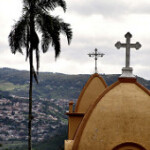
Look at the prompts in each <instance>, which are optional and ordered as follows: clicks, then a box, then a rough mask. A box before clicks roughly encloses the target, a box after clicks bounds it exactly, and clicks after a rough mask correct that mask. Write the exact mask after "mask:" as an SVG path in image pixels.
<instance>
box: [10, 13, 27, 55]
mask: <svg viewBox="0 0 150 150" xmlns="http://www.w3.org/2000/svg"><path fill="white" fill-rule="evenodd" d="M27 24H28V21H27V18H26V16H24V15H23V17H21V18H20V20H19V21H18V22H17V23H16V24H15V25H14V26H13V27H12V30H11V32H10V34H9V36H8V40H9V45H10V48H11V51H12V53H14V54H15V53H16V51H18V52H20V53H22V48H23V47H26V43H27V42H26V38H27V31H26V30H27Z"/></svg>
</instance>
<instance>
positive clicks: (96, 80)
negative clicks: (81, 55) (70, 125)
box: [75, 73, 107, 113]
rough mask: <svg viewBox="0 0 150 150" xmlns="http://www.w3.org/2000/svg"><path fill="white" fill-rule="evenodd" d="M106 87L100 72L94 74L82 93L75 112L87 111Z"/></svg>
mask: <svg viewBox="0 0 150 150" xmlns="http://www.w3.org/2000/svg"><path fill="white" fill-rule="evenodd" d="M106 87H107V85H106V83H105V81H104V79H103V78H102V77H101V76H100V75H99V74H98V73H95V74H93V75H92V76H91V77H90V78H89V80H88V81H87V83H86V84H85V86H84V88H83V89H82V91H81V93H80V96H79V98H78V100H77V103H76V107H75V112H80V113H85V112H86V111H87V109H88V108H89V106H90V105H92V104H93V103H94V102H95V100H96V99H97V98H98V96H99V95H101V93H102V92H103V91H104V90H105V88H106Z"/></svg>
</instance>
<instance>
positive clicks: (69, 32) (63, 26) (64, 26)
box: [60, 21, 73, 44]
mask: <svg viewBox="0 0 150 150" xmlns="http://www.w3.org/2000/svg"><path fill="white" fill-rule="evenodd" d="M60 28H61V33H64V34H65V35H66V36H67V40H68V44H70V43H71V40H72V36H73V35H72V29H71V27H70V24H68V23H65V22H63V21H61V22H60Z"/></svg>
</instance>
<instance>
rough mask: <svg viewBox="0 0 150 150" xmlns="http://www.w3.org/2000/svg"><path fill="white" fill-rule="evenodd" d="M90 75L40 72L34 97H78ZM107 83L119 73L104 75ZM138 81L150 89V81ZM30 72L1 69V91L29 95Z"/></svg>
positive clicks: (113, 79)
mask: <svg viewBox="0 0 150 150" xmlns="http://www.w3.org/2000/svg"><path fill="white" fill-rule="evenodd" d="M89 76H90V75H87V74H85V75H84V74H83V75H67V74H61V73H48V72H43V73H39V84H38V85H37V84H36V83H34V88H33V97H34V98H36V99H37V98H48V99H50V98H65V99H72V98H73V99H77V98H78V96H79V93H80V91H81V89H82V88H83V86H84V84H85V83H86V81H87V80H88V78H89ZM102 77H103V78H104V80H105V81H106V83H107V85H111V84H112V83H114V82H115V81H117V78H118V77H119V75H118V74H113V75H102ZM137 79H138V82H139V83H141V84H142V85H143V86H145V87H147V88H148V89H150V81H148V80H145V79H143V78H140V77H137ZM28 86H29V72H28V71H18V70H15V69H9V68H2V69H0V91H2V92H4V94H5V93H6V95H8V94H11V95H17V96H21V97H28Z"/></svg>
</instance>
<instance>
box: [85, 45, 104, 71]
mask: <svg viewBox="0 0 150 150" xmlns="http://www.w3.org/2000/svg"><path fill="white" fill-rule="evenodd" d="M88 55H89V57H95V73H97V59H98V57H103V56H104V55H105V54H103V53H98V52H97V48H95V53H89V54H88Z"/></svg>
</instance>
